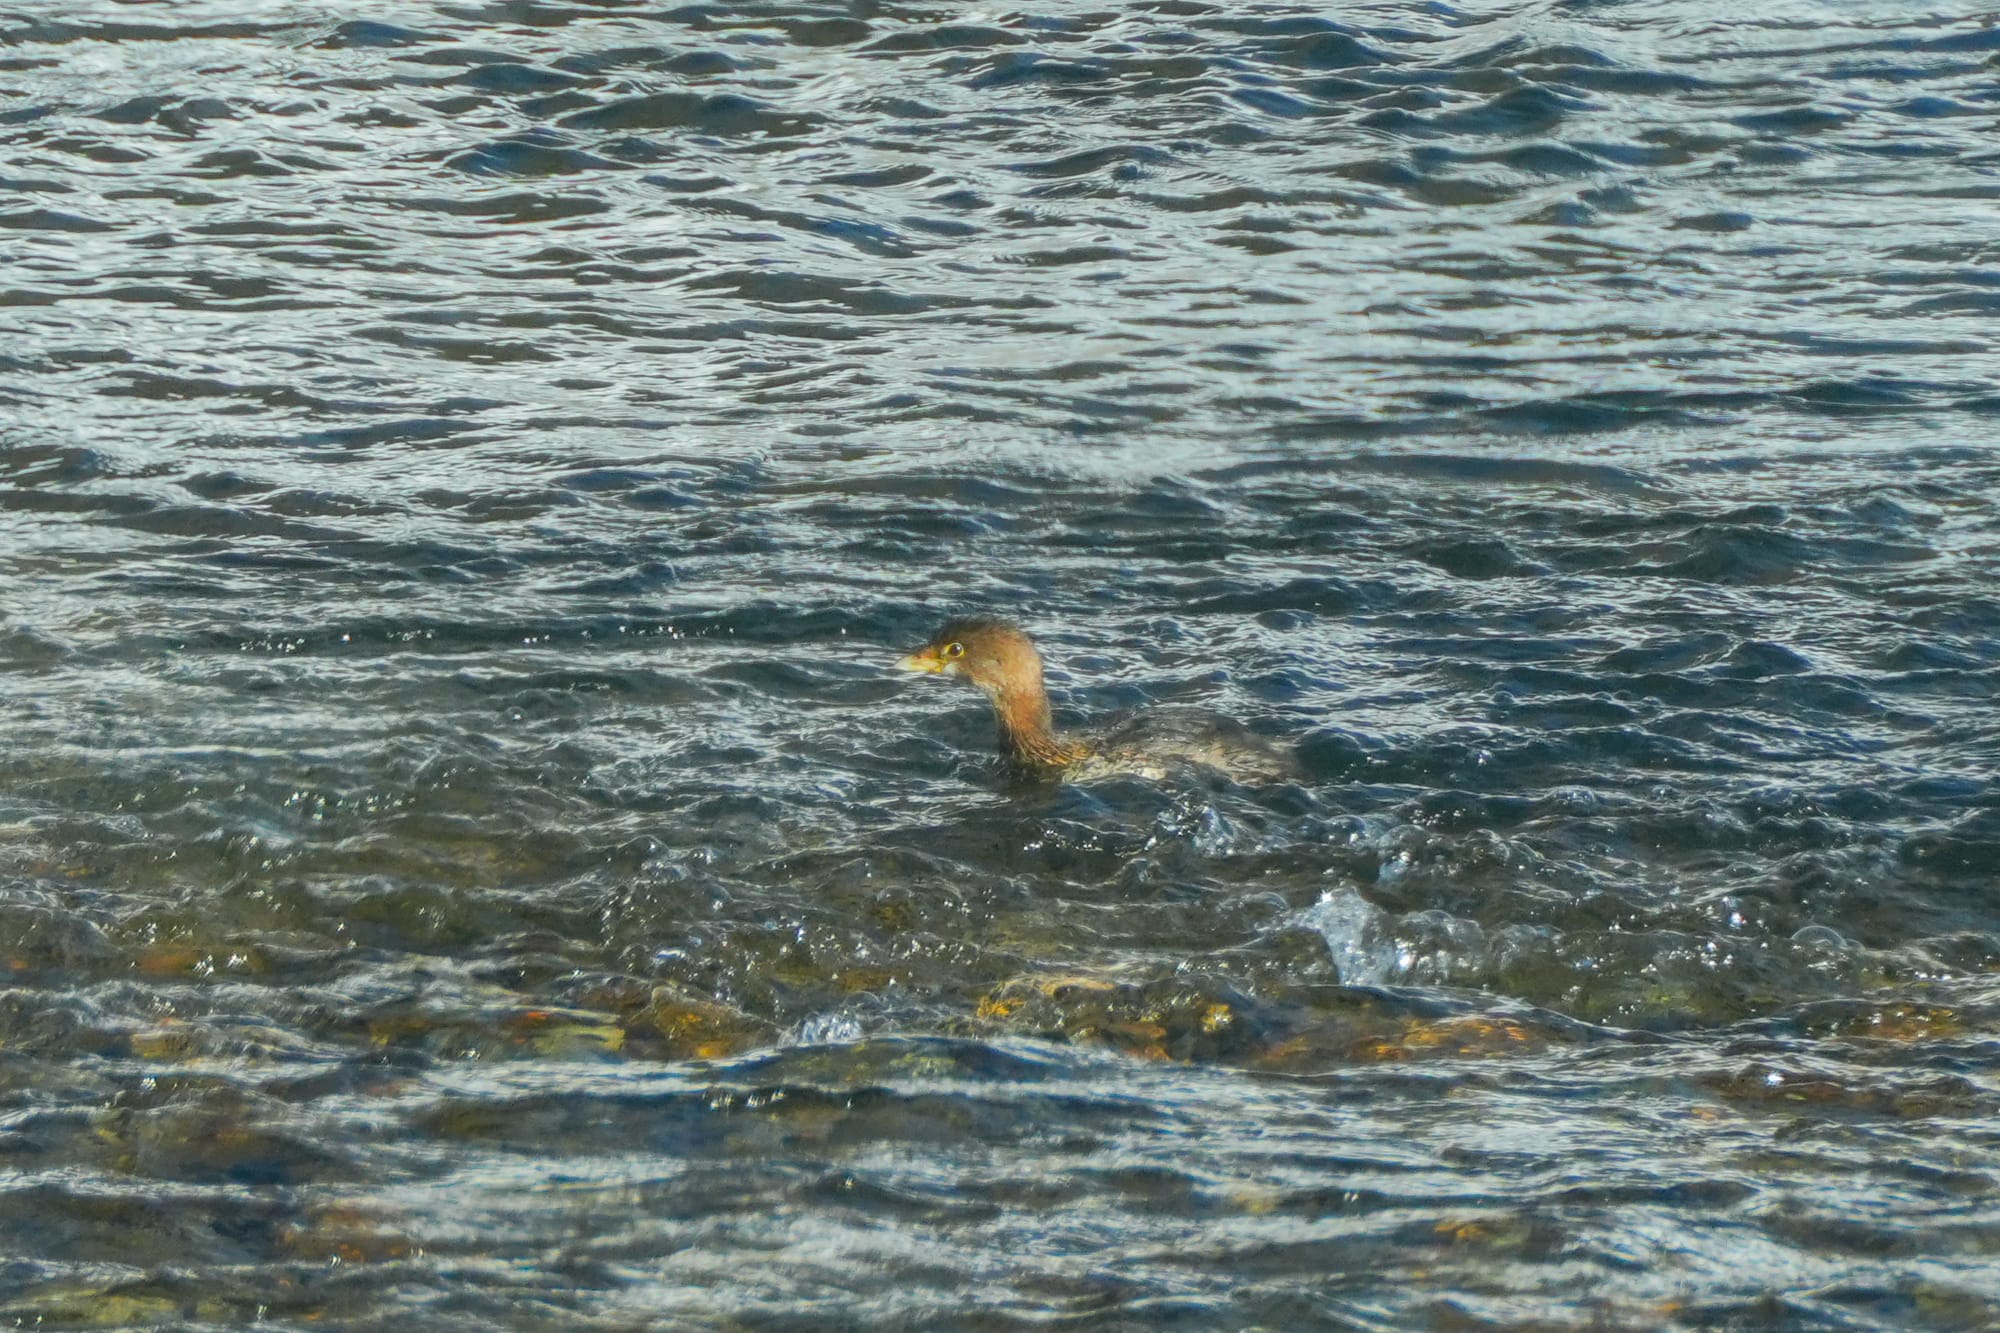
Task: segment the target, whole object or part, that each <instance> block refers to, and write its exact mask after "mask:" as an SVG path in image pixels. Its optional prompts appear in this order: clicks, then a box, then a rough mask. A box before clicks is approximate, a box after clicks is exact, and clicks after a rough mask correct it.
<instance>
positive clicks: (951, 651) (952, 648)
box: [944, 643, 965, 657]
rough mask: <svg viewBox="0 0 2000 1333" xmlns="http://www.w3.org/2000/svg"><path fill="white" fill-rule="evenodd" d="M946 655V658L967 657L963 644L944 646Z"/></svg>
mask: <svg viewBox="0 0 2000 1333" xmlns="http://www.w3.org/2000/svg"><path fill="white" fill-rule="evenodd" d="M944 655H945V656H946V657H963V656H965V645H964V644H962V643H948V644H946V645H945V646H944Z"/></svg>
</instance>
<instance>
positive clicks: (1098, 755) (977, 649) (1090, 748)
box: [896, 617, 1299, 782]
mask: <svg viewBox="0 0 2000 1333" xmlns="http://www.w3.org/2000/svg"><path fill="white" fill-rule="evenodd" d="M896 665H897V666H899V667H902V668H903V669H904V670H906V671H922V672H926V673H928V674H931V675H938V676H957V677H958V678H959V679H960V680H963V681H965V682H966V683H967V684H969V685H975V686H977V687H978V688H979V689H980V690H981V691H983V692H984V693H985V695H986V697H987V698H988V699H990V700H992V702H993V717H994V720H995V721H996V722H998V723H999V725H1000V752H1001V753H1002V754H1004V755H1005V756H1006V757H1007V759H1008V761H1009V762H1011V763H1012V764H1014V765H1015V766H1016V767H1018V768H1021V769H1024V770H1027V771H1029V772H1031V773H1036V774H1040V775H1046V776H1052V777H1098V776H1106V775H1109V774H1113V773H1131V774H1137V775H1139V776H1143V777H1153V778H1159V777H1164V776H1165V775H1166V773H1167V772H1168V770H1169V769H1171V768H1173V767H1174V766H1175V765H1176V764H1181V763H1190V762H1191V763H1198V764H1205V765H1207V766H1208V767H1210V768H1215V769H1220V770H1221V771H1222V772H1224V773H1225V774H1227V775H1229V776H1230V777H1232V778H1236V779H1238V780H1239V781H1247V782H1269V781H1275V780H1280V779H1286V778H1296V777H1298V776H1299V765H1298V761H1297V760H1296V759H1295V758H1293V757H1292V755H1291V754H1289V753H1288V752H1286V751H1284V750H1281V749H1279V748H1278V747H1277V746H1275V745H1273V744H1271V742H1269V741H1267V740H1265V739H1264V738H1263V737H1261V736H1259V735H1257V734H1256V733H1255V732H1252V731H1249V730H1247V729H1246V728H1244V727H1243V726H1241V725H1240V724H1238V723H1235V722H1232V721H1230V720H1229V719H1228V718H1222V717H1213V716H1209V715H1206V714H1189V713H1184V712H1180V711H1174V712H1161V713H1158V714H1149V715H1148V716H1146V717H1143V718H1141V719H1139V720H1137V721H1136V722H1134V723H1130V724H1127V725H1125V726H1122V727H1119V728H1117V729H1115V730H1113V731H1111V732H1109V733H1107V734H1105V735H1102V736H1087V737H1086V736H1066V735H1060V734H1058V733H1057V731H1056V729H1055V721H1054V719H1053V718H1052V717H1051V716H1050V714H1049V693H1048V690H1047V689H1046V688H1045V687H1044V686H1043V685H1042V655H1041V654H1040V653H1038V652H1036V651H1035V644H1034V641H1033V640H1032V639H1030V638H1029V637H1028V636H1027V635H1026V634H1024V633H1023V632H1022V631H1021V630H1020V629H1019V628H1018V627H1017V626H1014V625H1010V624H1008V623H1007V622H1006V621H1004V620H990V619H986V618H984V617H976V618H972V619H966V620H954V621H951V622H949V623H948V624H946V625H945V626H944V628H942V629H940V630H939V631H938V632H937V633H936V634H934V635H932V636H931V641H930V642H929V643H927V644H925V645H924V646H923V647H921V648H919V649H917V650H916V651H915V652H913V653H911V654H909V655H908V656H906V657H904V658H902V659H900V660H899V661H898V662H897V663H896Z"/></svg>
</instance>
